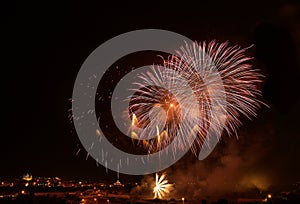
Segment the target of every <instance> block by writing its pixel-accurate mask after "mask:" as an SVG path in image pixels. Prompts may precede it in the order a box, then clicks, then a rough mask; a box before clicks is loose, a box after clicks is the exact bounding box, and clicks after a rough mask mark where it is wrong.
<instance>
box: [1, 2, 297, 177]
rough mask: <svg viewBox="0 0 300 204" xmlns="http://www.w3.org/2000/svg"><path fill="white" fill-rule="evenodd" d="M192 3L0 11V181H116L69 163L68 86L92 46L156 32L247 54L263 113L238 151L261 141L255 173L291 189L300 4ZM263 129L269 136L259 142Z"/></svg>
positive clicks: (91, 164)
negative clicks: (257, 74) (260, 76)
mask: <svg viewBox="0 0 300 204" xmlns="http://www.w3.org/2000/svg"><path fill="white" fill-rule="evenodd" d="M99 2H100V1H99ZM195 2H197V3H195ZM195 2H187V1H173V2H159V1H139V2H131V3H127V2H122V1H120V2H111V3H97V4H96V3H92V2H85V1H82V2H81V3H75V2H68V3H66V2H63V1H61V2H57V3H55V2H51V1H49V2H44V1H43V3H41V2H35V3H28V2H26V1H22V2H21V1H20V2H15V3H14V2H11V3H4V4H3V5H2V6H1V18H2V20H3V23H2V29H1V30H2V34H4V37H3V38H2V40H3V43H2V51H3V54H2V57H3V61H2V66H1V71H2V73H1V75H2V80H1V82H2V97H1V99H2V104H3V105H2V112H3V113H4V114H2V121H3V122H2V131H1V147H0V161H1V165H0V166H1V168H0V177H19V176H21V175H23V174H25V173H27V172H28V173H30V174H33V176H59V177H63V178H96V179H110V180H115V179H116V173H114V172H110V171H109V173H108V174H107V173H105V169H104V168H103V167H102V166H99V167H97V166H96V163H95V161H94V160H93V159H91V158H89V159H87V160H86V152H85V151H84V150H83V149H82V150H81V151H80V152H79V154H78V155H77V156H76V153H77V151H78V149H79V148H81V145H80V142H79V139H78V138H77V136H76V134H75V133H74V132H72V131H73V130H74V128H73V125H72V124H71V123H70V122H69V120H68V114H69V112H68V110H69V109H70V108H71V102H70V99H71V96H72V89H73V84H74V81H75V78H76V75H77V72H78V71H79V69H80V66H81V64H82V63H83V61H84V60H85V59H86V57H87V56H88V55H89V54H90V53H91V52H92V51H93V50H94V49H95V48H96V47H98V46H99V45H100V44H101V43H103V42H105V41H106V40H109V39H110V38H112V37H114V36H116V35H119V34H122V33H124V32H128V31H132V30H136V29H146V28H156V29H165V30H170V31H174V32H177V33H180V34H182V35H185V36H187V37H189V38H190V39H192V40H196V41H203V40H212V39H216V40H218V41H221V42H223V41H227V40H228V41H229V43H230V44H231V45H234V44H239V45H241V46H242V47H248V46H250V45H252V44H254V45H255V46H254V47H253V48H251V49H250V50H249V52H250V55H251V56H253V57H255V58H256V59H255V62H254V63H255V65H256V67H257V68H259V69H262V70H263V73H265V75H266V76H267V77H266V81H265V84H264V86H263V97H264V100H265V101H266V102H267V104H268V105H269V106H270V108H266V107H264V108H262V109H261V110H260V111H259V116H258V118H257V119H254V122H249V121H248V122H246V123H245V126H244V127H243V128H241V132H242V134H241V135H242V136H241V140H242V141H244V144H245V143H246V146H247V141H249V143H250V142H251V141H252V140H247V138H255V137H256V136H255V135H253V134H257V135H258V136H257V137H260V138H264V137H265V138H267V141H268V142H266V143H265V145H263V148H267V149H268V153H267V154H266V155H265V157H264V158H265V162H266V163H265V164H264V165H266V166H269V167H270V169H278V172H277V173H276V174H275V176H276V177H280V178H281V179H280V181H278V182H284V181H287V182H293V181H299V180H300V175H299V172H300V165H299V155H300V151H299V149H300V140H299V137H300V131H299V129H298V128H299V124H300V122H299V121H300V120H299V113H300V112H299V110H300V108H299V105H300V102H299V93H300V91H299V88H300V84H299V82H300V78H299V60H300V22H299V19H300V16H299V12H300V6H299V4H298V3H297V1H294V2H292V1H280V2H278V1H277V2H276V1H236V2H227V1H224V2H223V3H219V2H217V1H211V3H208V2H204V1H195ZM249 124H250V125H249ZM250 129H251V131H248V130H250ZM253 129H254V130H257V132H258V133H257V132H255V131H253ZM265 129H268V130H270V134H267V135H264V134H261V132H260V130H265ZM249 132H251V134H250V133H249ZM230 139H231V140H235V141H236V139H235V138H230ZM263 142H265V140H264V141H263ZM219 146H220V147H218V148H222V145H219ZM253 154H255V152H253ZM195 160H196V158H195ZM262 163H263V162H261V161H260V162H258V163H256V164H255V165H258V166H260V165H263V164H262ZM270 169H269V170H270ZM275 176H274V177H275ZM121 178H122V179H123V180H126V179H128V180H129V179H131V177H127V176H124V175H121Z"/></svg>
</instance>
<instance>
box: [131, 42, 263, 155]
mask: <svg viewBox="0 0 300 204" xmlns="http://www.w3.org/2000/svg"><path fill="white" fill-rule="evenodd" d="M245 50H246V49H240V48H239V47H238V46H233V47H230V46H228V43H221V44H218V43H216V42H215V41H212V42H210V43H208V44H207V43H205V42H203V43H193V44H192V45H188V44H187V45H186V46H185V47H181V48H180V50H179V51H177V55H176V56H175V55H173V56H171V57H170V58H168V59H167V60H165V61H164V67H161V66H153V67H152V71H150V72H147V73H145V74H142V75H140V76H139V77H140V78H141V79H142V81H143V82H142V83H138V84H136V85H137V86H138V87H137V88H136V89H135V94H134V95H133V96H131V99H130V106H129V112H130V114H131V116H132V118H133V119H134V121H133V123H134V124H135V125H137V126H139V128H140V131H139V132H138V131H137V132H134V133H135V134H134V135H135V137H139V138H140V139H144V141H143V144H144V145H146V146H147V147H148V149H149V151H150V152H151V151H152V152H154V151H159V150H161V149H163V148H165V147H166V146H167V145H169V144H171V142H172V140H173V139H174V137H175V136H178V137H180V139H179V140H178V141H179V142H178V143H175V144H173V149H175V151H176V149H180V148H183V147H186V146H191V144H190V143H191V142H193V144H194V145H193V146H192V151H193V152H194V153H196V151H197V149H198V148H199V147H201V146H202V145H203V141H204V139H205V137H206V136H207V132H208V129H209V128H211V129H212V130H215V131H216V132H218V131H219V130H220V126H222V128H221V130H223V128H224V129H225V131H226V132H227V133H228V134H229V135H231V134H235V135H237V128H238V127H239V126H240V125H241V121H240V117H241V116H245V117H247V118H251V117H252V116H254V117H255V116H256V111H257V109H258V108H259V107H260V105H261V104H263V103H262V102H261V101H260V100H259V99H258V97H260V96H261V92H260V90H259V89H258V85H259V84H260V83H261V82H262V79H263V75H261V74H260V72H259V71H258V70H256V69H253V68H252V66H251V65H250V64H249V60H251V58H249V57H247V56H246V55H245ZM221 96H224V97H223V98H222V97H221ZM212 102H214V104H212ZM212 106H214V107H212ZM222 124H224V125H222ZM218 133H219V134H221V132H218ZM191 134H196V135H197V137H196V140H195V141H191V140H189V138H190V137H191ZM153 135H156V136H157V137H156V139H151V140H149V138H153ZM145 141H146V142H145Z"/></svg>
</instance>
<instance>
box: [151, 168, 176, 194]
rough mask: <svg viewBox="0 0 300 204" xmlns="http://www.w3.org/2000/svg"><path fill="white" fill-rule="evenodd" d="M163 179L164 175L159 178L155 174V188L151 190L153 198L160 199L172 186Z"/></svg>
mask: <svg viewBox="0 0 300 204" xmlns="http://www.w3.org/2000/svg"><path fill="white" fill-rule="evenodd" d="M165 178H166V174H162V175H161V176H160V177H159V176H158V174H157V173H156V174H155V186H154V188H153V194H154V198H159V199H162V198H163V197H165V196H166V195H167V194H168V193H170V190H171V188H172V186H173V185H172V184H169V183H168V180H166V179H165Z"/></svg>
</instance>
